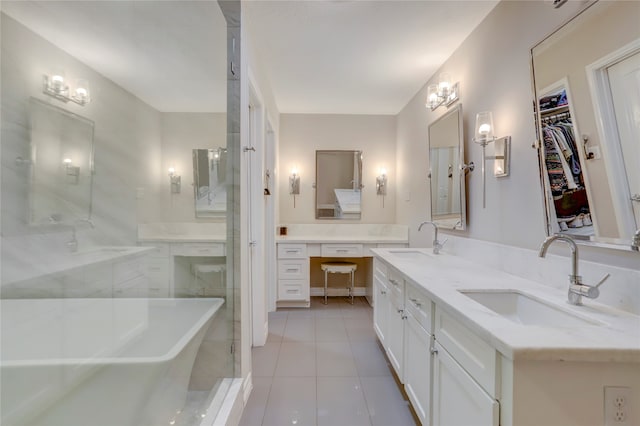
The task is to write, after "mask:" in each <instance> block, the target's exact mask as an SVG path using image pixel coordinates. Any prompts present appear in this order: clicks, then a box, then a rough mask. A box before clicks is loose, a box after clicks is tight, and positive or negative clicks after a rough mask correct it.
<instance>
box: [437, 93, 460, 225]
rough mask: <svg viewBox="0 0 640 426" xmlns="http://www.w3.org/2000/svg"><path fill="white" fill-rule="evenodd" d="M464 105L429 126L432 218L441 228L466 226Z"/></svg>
mask: <svg viewBox="0 0 640 426" xmlns="http://www.w3.org/2000/svg"><path fill="white" fill-rule="evenodd" d="M463 161H464V139H463V130H462V105H457V106H456V107H455V108H452V109H450V110H449V111H448V112H446V113H445V114H444V115H443V116H442V117H440V118H438V119H437V120H436V121H434V122H433V123H432V124H431V125H430V126H429V165H430V170H429V178H430V188H431V220H432V221H433V222H434V223H436V224H437V225H438V226H439V227H442V228H447V229H465V228H466V222H467V216H466V202H465V200H466V190H465V179H464V176H465V174H464V173H465V172H464V170H463V168H462V167H461V165H462V162H463Z"/></svg>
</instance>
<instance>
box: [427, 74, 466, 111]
mask: <svg viewBox="0 0 640 426" xmlns="http://www.w3.org/2000/svg"><path fill="white" fill-rule="evenodd" d="M459 96H460V83H457V82H456V83H454V84H451V77H450V76H449V74H448V73H442V74H440V81H439V83H438V84H430V85H429V86H428V87H427V102H426V105H425V106H426V107H427V108H430V109H431V111H433V110H435V109H436V108H438V107H440V106H442V105H444V106H449V105H451V104H452V103H454V102H455V101H457V100H458V98H459Z"/></svg>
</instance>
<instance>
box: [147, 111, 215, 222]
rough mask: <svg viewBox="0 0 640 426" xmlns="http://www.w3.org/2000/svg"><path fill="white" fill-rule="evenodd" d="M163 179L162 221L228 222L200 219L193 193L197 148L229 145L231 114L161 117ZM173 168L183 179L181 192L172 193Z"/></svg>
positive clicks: (163, 115) (173, 113)
mask: <svg viewBox="0 0 640 426" xmlns="http://www.w3.org/2000/svg"><path fill="white" fill-rule="evenodd" d="M161 128H162V163H161V164H158V167H161V171H162V175H163V179H162V183H161V191H160V205H161V206H162V208H161V221H162V222H195V221H198V222H202V221H214V220H225V218H224V217H221V218H219V219H213V218H202V219H196V216H195V204H194V203H195V202H194V191H193V158H192V151H193V149H196V148H200V149H205V148H217V147H226V146H227V114H226V113H224V112H221V113H180V112H166V113H162V115H161ZM169 167H174V168H175V169H176V172H177V173H178V174H180V175H181V176H182V180H181V186H182V188H181V191H180V193H179V194H172V193H171V190H170V187H169V176H168V175H167V171H168V169H169Z"/></svg>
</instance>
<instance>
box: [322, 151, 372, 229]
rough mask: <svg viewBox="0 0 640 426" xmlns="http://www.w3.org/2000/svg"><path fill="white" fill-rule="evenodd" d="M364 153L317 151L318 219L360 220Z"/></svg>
mask: <svg viewBox="0 0 640 426" xmlns="http://www.w3.org/2000/svg"><path fill="white" fill-rule="evenodd" d="M361 189H362V151H316V219H360V218H361V215H362V203H361V200H362V197H361V195H362V194H361V192H360V191H361Z"/></svg>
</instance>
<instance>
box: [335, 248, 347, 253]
mask: <svg viewBox="0 0 640 426" xmlns="http://www.w3.org/2000/svg"><path fill="white" fill-rule="evenodd" d="M336 251H337V252H338V253H348V252H349V250H347V249H337V250H336Z"/></svg>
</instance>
